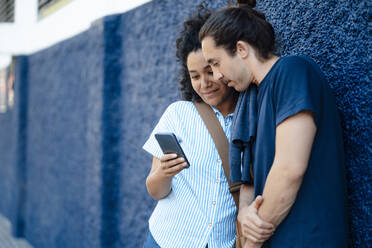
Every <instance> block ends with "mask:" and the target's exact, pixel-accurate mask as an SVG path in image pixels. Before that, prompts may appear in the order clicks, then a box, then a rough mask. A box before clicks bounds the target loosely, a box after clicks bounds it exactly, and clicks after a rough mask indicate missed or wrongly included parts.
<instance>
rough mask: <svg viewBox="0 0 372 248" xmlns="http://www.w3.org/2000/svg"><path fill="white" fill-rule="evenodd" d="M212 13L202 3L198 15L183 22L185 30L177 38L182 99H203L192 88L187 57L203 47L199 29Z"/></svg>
mask: <svg viewBox="0 0 372 248" xmlns="http://www.w3.org/2000/svg"><path fill="white" fill-rule="evenodd" d="M210 15H211V12H210V11H209V10H208V9H207V8H206V7H205V6H204V5H200V6H199V9H198V12H197V14H196V16H195V17H193V18H190V19H188V20H187V21H185V22H184V23H183V30H182V31H181V33H180V36H179V37H178V38H177V40H176V48H177V52H176V56H177V59H178V60H179V62H180V63H181V77H180V84H181V87H180V90H181V92H182V99H183V100H186V101H198V102H200V101H201V100H202V99H201V98H200V96H199V95H198V94H197V93H196V92H195V91H194V89H193V88H192V85H191V79H190V74H189V71H188V68H187V57H188V56H189V54H190V53H191V52H195V51H197V50H199V49H201V43H200V41H199V31H200V29H201V27H202V26H203V25H204V23H205V22H206V20H207V19H208V18H209V16H210Z"/></svg>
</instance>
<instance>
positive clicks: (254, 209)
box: [238, 195, 275, 248]
mask: <svg viewBox="0 0 372 248" xmlns="http://www.w3.org/2000/svg"><path fill="white" fill-rule="evenodd" d="M262 202H263V198H262V196H260V195H259V196H257V197H256V199H255V200H254V201H253V202H252V203H251V204H250V205H249V206H244V207H241V209H239V214H238V221H239V222H240V226H241V231H242V234H243V236H244V237H246V238H247V241H246V242H245V244H244V248H260V247H261V246H262V244H263V243H264V242H265V241H266V240H267V239H269V238H270V237H271V236H272V235H273V233H274V230H275V226H274V225H273V224H271V223H269V222H267V221H264V220H262V219H261V218H260V217H259V216H258V209H259V208H260V206H261V204H262Z"/></svg>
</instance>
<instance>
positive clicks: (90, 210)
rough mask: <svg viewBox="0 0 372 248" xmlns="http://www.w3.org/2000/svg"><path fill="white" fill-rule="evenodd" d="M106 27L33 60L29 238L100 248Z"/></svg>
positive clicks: (42, 243)
mask: <svg viewBox="0 0 372 248" xmlns="http://www.w3.org/2000/svg"><path fill="white" fill-rule="evenodd" d="M103 29H104V25H103V23H102V22H97V23H96V25H95V26H93V27H92V28H91V29H90V30H89V31H87V32H85V33H82V34H80V35H78V36H75V37H74V38H72V39H69V40H67V41H64V42H62V43H59V44H58V45H56V46H53V47H51V48H48V49H46V50H43V51H41V52H38V53H36V54H33V55H31V56H29V70H28V72H29V73H28V80H29V82H30V83H29V99H28V107H29V111H28V118H27V123H28V142H27V189H28V194H27V201H26V217H25V222H26V226H25V237H26V239H28V240H29V241H30V242H31V244H33V245H34V246H35V247H40V248H44V247H45V248H46V247H48V248H49V247H60V248H65V247H69V248H74V247H76V248H82V247H87V248H88V247H99V234H100V221H101V193H100V192H101V164H102V163H101V162H102V161H101V159H102V149H101V146H102V138H101V137H102V135H101V133H102V130H101V114H102V87H103V85H102V83H103V76H104V75H103V61H104V57H103V56H104V49H103V48H104V42H103V41H104V40H103V36H102V34H103Z"/></svg>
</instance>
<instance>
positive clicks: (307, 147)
mask: <svg viewBox="0 0 372 248" xmlns="http://www.w3.org/2000/svg"><path fill="white" fill-rule="evenodd" d="M315 133H316V125H315V122H314V117H313V114H312V112H310V111H302V112H300V113H298V114H296V115H294V116H291V117H289V118H288V119H286V120H285V121H283V122H282V123H280V124H279V125H278V126H277V128H276V137H275V157H274V162H273V165H272V167H271V170H270V172H269V175H268V176H267V179H266V183H265V187H264V191H263V198H264V201H263V203H262V205H261V207H260V208H259V210H258V215H259V216H260V217H261V218H262V219H263V220H265V221H268V222H270V223H272V224H274V225H275V226H278V225H279V224H280V223H281V222H282V221H283V219H284V218H285V217H286V216H287V214H288V213H289V211H290V209H291V207H292V205H293V204H294V202H295V200H296V195H297V192H298V190H299V188H300V186H301V183H302V179H303V176H304V174H305V172H306V169H307V165H308V161H309V157H310V153H311V148H312V145H313V141H314V137H315Z"/></svg>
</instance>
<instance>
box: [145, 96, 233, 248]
mask: <svg viewBox="0 0 372 248" xmlns="http://www.w3.org/2000/svg"><path fill="white" fill-rule="evenodd" d="M213 110H214V111H215V113H216V116H217V118H218V120H219V122H220V123H221V126H222V128H223V130H224V131H225V133H226V136H227V137H228V139H229V138H230V127H231V121H232V114H231V115H228V116H227V117H226V118H225V119H224V118H223V116H222V114H221V113H220V112H219V111H218V110H217V109H215V108H213ZM158 132H173V133H174V134H175V135H176V136H177V138H178V141H179V142H180V145H181V147H182V149H183V151H184V152H185V155H186V157H187V159H188V161H189V163H190V167H189V168H188V169H184V170H182V171H181V172H180V173H178V174H177V175H175V176H174V177H173V179H172V191H171V193H170V194H169V195H168V196H167V197H165V198H164V199H161V200H159V202H158V204H157V205H156V207H155V210H154V212H153V213H152V215H151V217H150V220H149V227H150V232H151V234H152V236H153V237H154V239H155V240H156V242H157V243H158V244H159V245H160V246H161V247H162V248H173V247H174V248H180V247H182V248H186V247H190V248H191V247H192V248H198V247H200V248H204V247H206V245H207V244H208V248H231V247H233V246H234V242H235V220H236V214H237V210H236V207H235V203H234V200H233V197H232V195H231V194H230V192H229V185H228V182H227V180H226V177H225V174H224V171H223V168H222V162H221V158H220V157H219V155H218V151H217V149H216V147H215V144H214V142H213V139H212V137H211V136H210V134H209V132H208V129H207V128H206V126H205V124H204V122H203V120H202V119H201V117H200V115H199V113H198V111H197V110H196V108H195V107H194V105H193V104H192V103H191V102H187V101H178V102H175V103H173V104H171V105H170V106H169V107H168V108H167V110H166V111H165V112H164V114H163V116H162V117H161V118H160V120H159V123H158V124H157V125H156V127H155V129H154V130H153V132H152V133H151V135H150V137H149V139H148V140H147V142H146V143H145V144H144V146H143V149H145V150H146V151H147V152H149V153H150V154H152V155H153V156H155V157H157V158H160V157H161V156H162V155H163V153H162V151H161V149H160V147H159V145H158V143H157V141H156V139H155V137H154V134H155V133H158Z"/></svg>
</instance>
